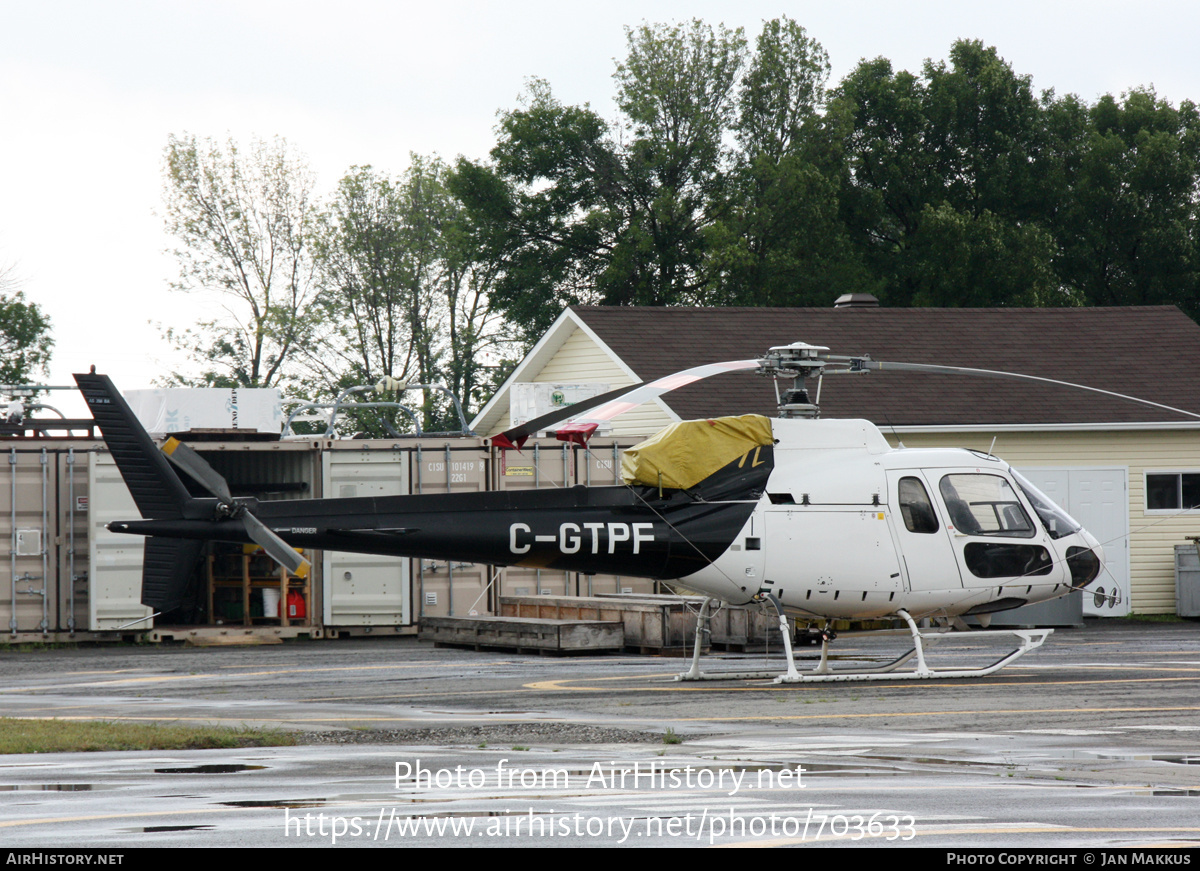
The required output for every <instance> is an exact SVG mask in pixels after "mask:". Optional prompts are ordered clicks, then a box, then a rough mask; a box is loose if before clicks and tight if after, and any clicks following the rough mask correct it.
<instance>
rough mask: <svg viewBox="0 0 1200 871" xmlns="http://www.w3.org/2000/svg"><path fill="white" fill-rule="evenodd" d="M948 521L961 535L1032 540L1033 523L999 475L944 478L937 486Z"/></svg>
mask: <svg viewBox="0 0 1200 871" xmlns="http://www.w3.org/2000/svg"><path fill="white" fill-rule="evenodd" d="M938 489H939V490H940V491H941V494H942V498H943V499H945V500H946V510H947V511H948V512H949V513H950V520H951V521H952V522H953V524H954V526H955V527H956V528H957V529H958V531H959V532H961V533H964V534H965V535H997V536H1011V537H1013V538H1033V536H1034V535H1035V534H1036V530H1035V529H1034V526H1033V522H1032V521H1031V520H1030V519H1029V515H1028V514H1027V513H1026V512H1025V509H1024V508H1022V507H1021V502H1020V500H1019V499H1017V494H1016V493H1015V492H1014V491H1013V488H1012V486H1011V485H1010V484H1009V483H1008V481H1007V480H1005V479H1004V478H1002V477H1000V476H999V475H970V474H964V475H946V476H944V477H943V478H942V480H941V482H940V483H939V485H938Z"/></svg>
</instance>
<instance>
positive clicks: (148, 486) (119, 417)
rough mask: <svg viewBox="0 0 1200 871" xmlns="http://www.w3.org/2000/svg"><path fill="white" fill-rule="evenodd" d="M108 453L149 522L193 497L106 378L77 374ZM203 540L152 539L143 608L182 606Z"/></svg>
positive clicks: (171, 515) (177, 514)
mask: <svg viewBox="0 0 1200 871" xmlns="http://www.w3.org/2000/svg"><path fill="white" fill-rule="evenodd" d="M75 383H77V384H78V385H79V390H80V392H82V393H83V398H84V399H85V400H86V401H87V404H88V408H89V409H90V410H91V412H92V417H93V418H94V419H95V421H96V423H98V424H99V425H100V431H101V433H103V435H104V443H105V444H106V445H107V446H108V452H109V453H110V454H112V457H113V460H114V461H116V464H117V468H118V469H119V470H120V472H121V477H122V478H123V479H124V480H125V486H126V487H128V488H129V493H130V494H131V495H132V496H133V501H134V502H135V503H136V504H137V507H138V511H140V512H141V514H142V517H143V518H145V519H146V520H173V519H177V518H182V517H183V513H184V506H185V505H186V504H187V503H188V501H189V500H190V499H191V496H190V495H189V494H188V491H187V488H186V487H184V485H183V482H182V481H181V480H180V479H179V476H178V475H176V474H175V470H174V469H173V468H171V464H170V463H169V462H168V461H167V458H166V457H165V456H163V454H162V451H160V450H159V449H158V448H157V447H156V446H155V444H154V441H153V440H152V439H151V438H150V436H149V435H148V434H147V433H146V430H145V429H143V428H142V425H141V424H140V423H139V422H138V419H137V417H136V416H135V415H134V413H133V410H132V409H130V407H129V403H127V402H126V401H125V399H124V397H122V396H121V394H120V393H118V392H117V388H116V387H114V386H113V383H112V381H111V380H110V379H109V377H108V376H107V375H76V376H75ZM203 546H204V543H203V542H201V541H185V540H182V539H178V538H148V539H146V545H145V550H144V551H143V554H142V604H143V605H146V606H147V607H150V608H152V609H154V611H155V612H158V613H165V612H167V611H171V610H173V609H175V608H178V607H179V606H180V605H181V604H182V603H183V600H184V596H185V594H186V592H187V585H188V579H189V578H190V577H191V575H192V571H193V569H194V568H195V566H196V562H197V560H198V559H199V557H200V551H201V548H203Z"/></svg>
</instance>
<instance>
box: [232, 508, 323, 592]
mask: <svg viewBox="0 0 1200 871" xmlns="http://www.w3.org/2000/svg"><path fill="white" fill-rule="evenodd" d="M242 523H243V524H245V526H246V534H247V535H249V536H250V537H251V538H252V539H254V541H255V543H256V544H258V546H259V547H261V548H262V549H263V550H264V551H266V552H267V556H269V557H270V558H271V559H273V560H275V562H277V563H279V564H280V565H281V566H283V567H284V568H286V569H287V570H288V571H289V572H291V573H292V574H293V575H298V576H299V577H302V578H306V577H308V570H309V568H311V564H310V563H309V561H308V560H306V559H305V558H304V557H302V556H300V554H298V553H296V551H295V549H294V548H292V547H289V546H288V543H287V542H286V541H284V540H283V539H282V538H280V537H279V536H278V535H276V534H275V533H274V532H272V531H271V530H270V529H269V528H268V527H267V525H266V524H265V523H263V522H262V521H261V520H259V519H258V518H257V517H255V516H254V515H253V514H251V513H250V512H249V511H247V512H246V513H245V514H243V515H242Z"/></svg>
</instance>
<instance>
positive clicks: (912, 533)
mask: <svg viewBox="0 0 1200 871" xmlns="http://www.w3.org/2000/svg"><path fill="white" fill-rule="evenodd" d="M771 425H772V428H773V432H774V435H775V438H776V443H775V445H774V463H775V465H774V470H773V471H772V473H771V476H770V478H769V480H768V484H767V492H765V493H763V494H762V496H761V498H760V499H759V500H758V502H757V504H756V505H755V507H754V509H753V512H752V513H751V515H750V517H749V519H748V520H747V521H746V524H745V526H744V527H743V529H742V530H741V532H740V534H739V535H738V536H737V537H736V538H735V539H734V542H733V543H732V544H731V545H730V546H729V548H728V549H727V550H726V551H725V552H724V553H723V554H722V555H721V556H720V557H719V558H718V559H716V560H715V561H714V562H713V563H712V564H711V565H709V566H707V567H705V568H704V569H702V570H700V571H698V572H695V573H694V574H691V575H688V576H686V577H684V578H682V579H680V584H681V585H683V586H686V587H687V588H689V589H692V590H696V591H698V592H702V593H706V594H709V595H712V596H715V597H717V598H720V599H724V600H727V601H730V602H733V603H735V604H737V603H742V602H746V601H749V599H750V598H752V597H753V596H754V595H755V594H757V593H760V592H770V593H771V594H773V595H774V596H775V597H776V598H777V599H778V600H779V601H780V603H781V604H782V605H783V606H784V607H785V608H787V609H788V610H790V611H795V612H799V613H801V614H804V615H806V616H814V617H825V618H846V619H872V618H876V617H884V616H887V615H892V614H896V613H897V612H898V611H900V610H901V609H903V610H904V611H907V612H908V613H909V614H911V615H912V616H914V617H920V616H946V617H954V616H959V615H964V614H987V613H991V612H994V611H1000V610H1007V609H1009V608H1015V607H1019V606H1020V605H1024V604H1027V603H1033V602H1042V601H1046V600H1048V599H1054V598H1057V597H1060V596H1063V595H1066V594H1067V593H1069V592H1071V590H1072V589H1079V588H1081V587H1083V586H1085V585H1086V584H1087V583H1090V581H1091V580H1093V579H1094V578H1095V576H1096V575H1097V574H1098V572H1099V571H1100V569H1101V567H1102V560H1103V552H1102V550H1101V549H1100V547H1099V545H1098V543H1097V541H1096V539H1095V538H1094V537H1093V536H1091V535H1090V534H1089V533H1088V532H1087V531H1086V530H1084V529H1082V528H1081V527H1080V526H1079V525H1078V524H1077V523H1075V522H1074V521H1073V520H1071V518H1070V517H1069V516H1068V515H1067V514H1066V512H1064V511H1062V509H1061V508H1058V507H1057V506H1055V505H1054V504H1053V503H1052V502H1051V501H1050V500H1049V499H1048V498H1046V497H1045V496H1044V495H1043V494H1041V493H1039V492H1038V491H1036V489H1034V488H1033V487H1032V485H1030V484H1029V483H1028V482H1025V481H1023V480H1022V479H1021V478H1020V476H1019V475H1017V474H1016V473H1014V472H1013V470H1012V469H1011V468H1010V467H1009V465H1008V464H1007V463H1006V462H1004V461H1003V460H1000V459H998V458H996V457H993V456H988V455H985V454H982V453H979V452H976V451H970V450H965V449H909V448H893V447H891V446H890V445H889V444H888V442H887V440H886V439H885V438H884V436H883V434H882V433H881V432H880V431H879V429H878V428H877V427H875V425H874V424H872V423H870V422H868V421H864V420H781V419H776V420H772V421H771ZM1068 559H1071V560H1072V563H1069V562H1068Z"/></svg>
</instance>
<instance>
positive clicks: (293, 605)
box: [287, 590, 305, 620]
mask: <svg viewBox="0 0 1200 871" xmlns="http://www.w3.org/2000/svg"><path fill="white" fill-rule="evenodd" d="M287 610H288V619H289V620H294V619H297V618H299V619H303V618H304V617H305V612H304V594H303V593H301V592H300V591H299V590H289V591H288V594H287Z"/></svg>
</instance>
